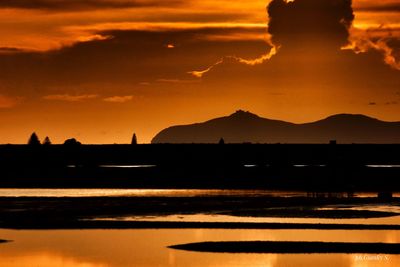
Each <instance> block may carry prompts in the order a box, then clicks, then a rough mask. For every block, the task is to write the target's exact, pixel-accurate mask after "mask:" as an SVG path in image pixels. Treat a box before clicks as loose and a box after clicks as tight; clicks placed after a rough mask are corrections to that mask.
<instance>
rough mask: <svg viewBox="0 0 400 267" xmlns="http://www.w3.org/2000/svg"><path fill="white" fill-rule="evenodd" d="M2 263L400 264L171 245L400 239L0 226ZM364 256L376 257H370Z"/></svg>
mask: <svg viewBox="0 0 400 267" xmlns="http://www.w3.org/2000/svg"><path fill="white" fill-rule="evenodd" d="M0 237H1V238H4V239H11V240H14V242H11V243H6V244H2V245H0V266H4V267H14V266H15V267H16V266H18V267H25V266H42V267H47V266H52V267H53V266H62V267H64V266H68V267H69V266H90V267H92V266H96V267H98V266H111V267H120V266H142V267H149V266H185V267H190V266H195V267H197V266H204V267H211V266H222V267H223V266H246V267H247V266H263V267H266V266H299V267H301V266H304V267H305V266H307V267H308V266H335V267H350V266H352V267H361V266H390V267H393V266H400V256H397V255H389V256H388V257H389V260H380V261H377V260H374V259H373V257H372V256H374V255H354V254H224V253H198V252H185V251H178V250H173V249H168V248H166V247H167V246H169V245H172V244H181V243H190V242H201V241H224V240H225V241H235V240H238V241H246V240H287V241H301V240H303V241H315V240H321V241H337V242H350V241H353V242H357V241H358V242H400V233H399V232H398V231H342V230H330V231H327V230H211V229H191V230H190V229H185V230H165V229H164V230H57V231H53V230H51V231H14V230H0ZM364 256H371V257H370V258H368V257H364Z"/></svg>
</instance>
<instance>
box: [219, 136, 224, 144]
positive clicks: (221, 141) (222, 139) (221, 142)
mask: <svg viewBox="0 0 400 267" xmlns="http://www.w3.org/2000/svg"><path fill="white" fill-rule="evenodd" d="M218 144H220V145H223V144H225V140H224V138H222V137H221V139H219V142H218Z"/></svg>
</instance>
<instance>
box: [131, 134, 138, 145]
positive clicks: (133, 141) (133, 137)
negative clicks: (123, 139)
mask: <svg viewBox="0 0 400 267" xmlns="http://www.w3.org/2000/svg"><path fill="white" fill-rule="evenodd" d="M131 144H132V145H137V138H136V133H134V134H133V136H132V141H131Z"/></svg>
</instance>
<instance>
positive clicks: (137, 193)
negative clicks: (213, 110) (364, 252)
mask: <svg viewBox="0 0 400 267" xmlns="http://www.w3.org/2000/svg"><path fill="white" fill-rule="evenodd" d="M376 195H377V194H376V193H366V192H363V193H356V194H355V195H354V196H355V197H376ZM119 196H120V197H191V196H255V197H256V196H271V197H305V196H307V193H305V192H296V191H272V190H219V189H211V190H210V189H41V188H33V189H19V188H10V189H8V188H5V189H4V188H1V189H0V197H119ZM393 196H394V197H400V194H399V193H394V194H393Z"/></svg>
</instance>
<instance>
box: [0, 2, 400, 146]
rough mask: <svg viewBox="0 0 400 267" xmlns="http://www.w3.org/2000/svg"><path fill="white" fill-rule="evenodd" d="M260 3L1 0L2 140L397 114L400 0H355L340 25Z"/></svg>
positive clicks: (148, 134) (317, 13) (126, 137)
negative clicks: (242, 117) (242, 113)
mask: <svg viewBox="0 0 400 267" xmlns="http://www.w3.org/2000/svg"><path fill="white" fill-rule="evenodd" d="M275 1H276V2H282V3H284V4H285V2H284V1H283V0H275ZM296 1H300V2H302V1H305V2H307V1H308V2H310V1H311V2H312V1H317V0H295V2H296ZM327 1H331V2H332V1H337V2H338V3H341V4H344V5H347V4H348V2H349V1H348V0H327ZM268 3H269V1H268V0H250V1H228V0H212V1H211V0H205V1H200V0H188V1H183V0H166V1H153V0H118V1H111V0H74V1H71V0H68V1H67V0H59V1H51V0H34V1H28V0H18V1H13V0H5V1H2V2H1V3H0V125H1V126H0V143H25V142H26V140H27V138H28V137H29V135H30V133H31V132H32V131H37V133H38V134H39V137H42V138H44V136H46V135H48V136H50V138H51V139H52V140H53V142H54V143H60V142H62V141H63V140H65V139H66V138H69V137H76V138H77V139H79V140H80V141H82V142H83V143H128V142H129V141H130V138H131V135H132V133H133V132H136V133H137V136H138V140H139V142H149V141H150V140H151V138H152V137H153V136H154V135H155V134H156V133H157V132H158V131H160V130H161V129H163V128H165V127H168V126H170V125H175V124H184V123H192V122H197V121H203V120H207V119H210V118H213V117H217V116H223V115H228V114H230V113H233V112H234V111H235V110H237V109H245V110H249V111H251V112H253V113H256V114H258V115H261V116H263V117H268V118H275V119H282V120H288V121H292V122H306V121H312V120H317V119H320V118H323V117H325V116H328V115H331V114H334V113H364V114H366V115H370V116H374V117H377V118H380V119H383V120H390V121H400V106H399V105H400V75H399V74H400V73H399V71H400V61H399V59H400V16H399V15H400V14H399V13H400V1H399V0H397V1H395V0H385V1H379V2H378V1H372V0H358V1H356V0H355V1H353V5H352V7H353V10H354V15H355V19H354V21H351V22H352V23H351V26H350V25H349V28H347V31H348V32H349V33H350V35H349V36H346V35H343V33H341V32H340V29H339V28H340V25H339V24H340V23H341V22H340V21H339V22H337V25H334V26H335V27H333V28H329V29H328V30H327V29H324V28H323V27H324V26H326V27H331V26H332V23H335V22H336V21H335V19H336V17H334V16H333V15H332V18H330V16H328V17H329V18H330V19H332V21H324V20H325V18H326V17H327V16H326V14H324V13H323V12H326V11H325V10H324V6H323V5H321V6H319V5H311V6H308V7H301V5H300V4H299V5H298V7H296V8H293V10H292V11H290V12H292V13H290V14H291V15H290V17H288V15H282V14H283V13H282V14H281V13H279V12H278V11H274V12H275V13H273V15H274V16H276V20H275V21H278V22H279V25H278V26H277V27H276V30H275V29H272V28H271V29H270V30H269V31H268V30H267V26H268V23H269V18H268V13H267V9H266V7H267V5H268ZM285 5H286V6H287V5H290V4H285ZM296 5H297V4H296ZM285 12H286V11H285ZM288 12H289V11H288ZM332 12H333V11H332ZM338 12H339V13H338V14H339V16H341V15H342V14H340V12H341V10H338ZM302 13H303V15H302ZM304 13H307V14H308V15H307V16H304ZM284 14H289V13H284ZM321 14H324V15H323V16H322V15H321ZM285 16H286V17H285ZM308 17H311V18H312V19H310V20H312V23H314V24H309V23H308V22H307V23H302V19H303V20H307V19H308ZM296 18H298V20H299V21H298V22H299V23H297V24H296V27H297V25H298V28H296V27H294V26H293V25H291V26H290V27H292V28H293V27H294V28H295V30H292V29H289V28H287V25H286V24H290V21H291V20H293V19H294V20H296ZM319 20H322V21H319ZM272 21H274V19H272ZM288 21H289V22H288ZM320 22H321V23H320ZM319 24H320V25H321V27H319V28H318V27H315V29H314V28H313V29H310V25H311V27H314V26H315V25H319ZM337 26H339V28H338V29H337ZM285 27H286V28H285ZM336 29H337V30H338V31H337V32H335V31H336ZM330 30H332V33H330V32H329V31H330ZM326 32H328V34H326ZM271 38H272V39H271ZM336 38H338V40H339V41H340V44H341V47H342V48H341V47H340V46H338V45H337V43H336ZM343 38H344V40H345V41H346V43H347V44H346V43H343ZM271 47H273V49H275V50H271Z"/></svg>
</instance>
